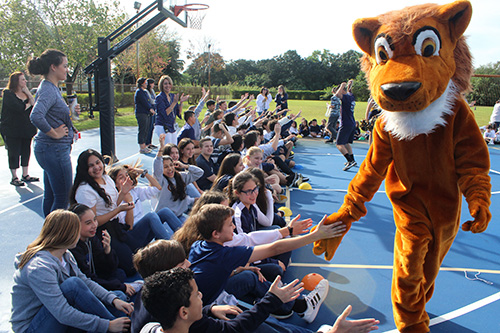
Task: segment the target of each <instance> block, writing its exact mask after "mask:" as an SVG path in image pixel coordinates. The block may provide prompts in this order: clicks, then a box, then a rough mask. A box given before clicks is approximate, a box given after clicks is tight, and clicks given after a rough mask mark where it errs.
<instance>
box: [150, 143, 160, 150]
mask: <svg viewBox="0 0 500 333" xmlns="http://www.w3.org/2000/svg"><path fill="white" fill-rule="evenodd" d="M148 148H149V149H156V148H158V146H155V145H154V144H150V145H148Z"/></svg>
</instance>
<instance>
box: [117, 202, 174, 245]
mask: <svg viewBox="0 0 500 333" xmlns="http://www.w3.org/2000/svg"><path fill="white" fill-rule="evenodd" d="M127 234H128V235H127V244H128V246H129V247H130V249H131V250H132V251H134V252H135V251H136V250H137V249H140V248H141V247H143V246H146V245H147V244H148V243H149V242H151V240H152V239H153V238H154V239H170V237H172V235H173V232H172V230H170V231H167V229H166V228H165V227H164V226H163V223H161V221H160V217H159V216H158V214H156V213H155V212H150V213H147V214H146V215H144V216H143V217H142V218H141V219H140V220H139V221H137V222H136V223H135V224H134V228H133V229H132V230H130V231H128V232H127Z"/></svg>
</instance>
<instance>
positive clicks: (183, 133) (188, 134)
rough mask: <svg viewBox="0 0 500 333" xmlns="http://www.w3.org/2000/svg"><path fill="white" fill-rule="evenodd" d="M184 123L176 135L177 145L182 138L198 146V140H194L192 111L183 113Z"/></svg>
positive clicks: (194, 118)
mask: <svg viewBox="0 0 500 333" xmlns="http://www.w3.org/2000/svg"><path fill="white" fill-rule="evenodd" d="M184 121H185V122H186V123H185V124H184V126H182V128H181V130H180V131H179V134H177V144H179V141H181V140H182V139H184V138H188V139H191V140H193V143H194V145H195V146H198V140H196V136H195V132H194V127H193V126H194V124H195V123H196V117H195V115H194V111H189V110H188V111H186V112H184Z"/></svg>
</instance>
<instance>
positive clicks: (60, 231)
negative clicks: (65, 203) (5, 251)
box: [10, 210, 134, 333]
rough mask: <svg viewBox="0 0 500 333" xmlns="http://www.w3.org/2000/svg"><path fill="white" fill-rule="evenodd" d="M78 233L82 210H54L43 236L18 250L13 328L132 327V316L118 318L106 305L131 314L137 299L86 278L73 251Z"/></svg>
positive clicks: (101, 329) (113, 329)
mask: <svg viewBox="0 0 500 333" xmlns="http://www.w3.org/2000/svg"><path fill="white" fill-rule="evenodd" d="M79 237H80V219H79V218H78V216H77V215H76V214H75V213H72V212H68V211H65V210H55V211H53V212H52V213H50V214H49V215H48V216H47V217H46V219H45V222H44V224H43V226H42V230H41V231H40V234H39V235H38V237H37V238H36V239H35V240H34V241H33V242H32V243H31V244H30V245H28V247H27V249H26V251H25V252H23V253H20V254H18V255H17V256H16V261H15V266H16V272H15V273H14V285H13V287H12V315H11V319H10V321H11V323H12V329H13V331H14V332H21V333H22V332H64V331H66V330H68V329H70V328H76V329H79V330H84V331H91V332H122V331H124V330H127V329H128V327H129V326H130V319H128V318H127V317H121V318H116V319H115V317H114V316H113V315H112V314H111V313H110V311H109V310H108V309H107V308H106V306H109V307H114V308H115V309H116V310H119V311H121V312H124V313H125V314H127V315H130V314H131V313H132V311H133V310H134V308H133V305H132V304H131V303H126V302H124V301H122V300H120V299H119V298H117V296H116V295H115V294H113V293H112V292H109V291H107V290H106V289H104V288H103V287H101V286H99V285H98V284H97V283H95V282H94V281H92V280H91V279H89V278H87V277H86V276H85V275H84V274H83V273H82V272H81V271H80V269H79V268H78V265H77V263H76V261H75V258H74V257H73V255H72V254H71V252H69V251H68V249H70V248H73V247H75V245H76V243H77V242H78V239H79ZM105 305H106V306H105Z"/></svg>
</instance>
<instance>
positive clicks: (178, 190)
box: [153, 135, 203, 221]
mask: <svg viewBox="0 0 500 333" xmlns="http://www.w3.org/2000/svg"><path fill="white" fill-rule="evenodd" d="M164 147H165V136H164V135H160V149H158V154H157V155H156V158H155V160H154V162H153V174H154V176H155V178H156V180H157V181H158V182H159V183H160V186H161V191H160V194H159V197H158V203H157V205H156V207H155V211H156V212H158V211H160V210H161V209H162V208H165V207H168V208H170V209H171V210H172V211H173V212H174V214H175V215H176V216H177V217H178V218H179V220H181V221H185V220H186V216H184V214H185V213H187V211H188V208H189V205H190V204H192V203H193V202H194V199H193V198H191V197H190V196H188V195H187V193H186V184H191V183H192V182H194V181H196V180H197V179H198V178H200V177H201V176H202V175H203V170H202V169H200V168H198V167H197V166H195V165H185V164H184V163H182V162H180V161H175V162H174V161H173V160H172V158H171V157H170V156H168V155H166V156H163V154H162V151H163V148H164ZM176 167H180V168H184V169H186V171H182V172H178V171H177V170H176V169H175V168H176Z"/></svg>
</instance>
